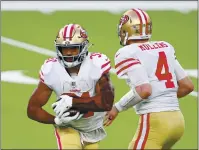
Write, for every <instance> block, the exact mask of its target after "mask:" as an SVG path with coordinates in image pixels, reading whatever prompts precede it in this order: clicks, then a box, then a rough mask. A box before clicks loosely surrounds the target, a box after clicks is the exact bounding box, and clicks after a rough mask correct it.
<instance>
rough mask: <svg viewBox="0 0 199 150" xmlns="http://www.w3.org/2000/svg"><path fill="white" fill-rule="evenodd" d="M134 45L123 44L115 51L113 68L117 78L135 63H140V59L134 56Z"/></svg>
mask: <svg viewBox="0 0 199 150" xmlns="http://www.w3.org/2000/svg"><path fill="white" fill-rule="evenodd" d="M136 51H137V49H136V46H135V45H133V44H132V45H129V46H125V47H123V48H121V49H119V50H118V51H117V53H116V54H115V70H116V74H117V76H118V77H119V78H121V77H122V76H123V75H125V73H126V72H127V71H128V70H129V69H130V68H132V66H134V65H136V64H141V63H140V60H139V59H138V58H137V56H136Z"/></svg>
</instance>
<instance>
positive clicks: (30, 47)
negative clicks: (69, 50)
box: [1, 36, 56, 57]
mask: <svg viewBox="0 0 199 150" xmlns="http://www.w3.org/2000/svg"><path fill="white" fill-rule="evenodd" d="M1 42H2V43H6V44H9V45H12V46H15V47H19V48H23V49H25V50H28V51H33V52H36V53H40V54H43V55H47V56H52V57H54V56H56V53H55V52H54V51H52V50H49V49H46V48H41V47H38V46H35V45H32V44H28V43H24V42H20V41H17V40H13V39H10V38H6V37H3V36H1Z"/></svg>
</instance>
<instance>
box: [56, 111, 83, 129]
mask: <svg viewBox="0 0 199 150" xmlns="http://www.w3.org/2000/svg"><path fill="white" fill-rule="evenodd" d="M69 115H70V112H66V113H64V114H63V115H62V116H61V117H55V123H56V124H57V125H58V126H64V125H66V124H68V123H70V122H71V121H74V120H79V119H80V118H81V117H82V116H83V115H84V114H80V112H77V113H76V115H74V116H69Z"/></svg>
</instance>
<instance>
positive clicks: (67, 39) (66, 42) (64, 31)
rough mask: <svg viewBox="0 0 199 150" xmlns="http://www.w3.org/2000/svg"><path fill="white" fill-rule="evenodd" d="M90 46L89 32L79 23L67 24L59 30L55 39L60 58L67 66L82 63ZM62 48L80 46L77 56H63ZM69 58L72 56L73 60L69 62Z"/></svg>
mask: <svg viewBox="0 0 199 150" xmlns="http://www.w3.org/2000/svg"><path fill="white" fill-rule="evenodd" d="M90 46H91V44H89V41H88V35H87V32H86V30H85V29H83V28H82V27H81V26H80V25H79V24H68V25H65V26H64V27H63V28H61V29H60V30H59V32H58V34H57V36H56V39H55V47H56V51H57V56H58V60H59V62H60V63H61V64H62V65H63V66H64V67H66V68H71V67H74V66H77V65H78V64H80V63H82V62H83V60H84V59H85V57H86V56H87V54H88V48H89V47H90ZM62 48H78V50H79V53H78V55H75V56H63V55H62ZM67 58H71V59H72V61H70V62H68V61H67Z"/></svg>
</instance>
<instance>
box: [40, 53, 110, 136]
mask: <svg viewBox="0 0 199 150" xmlns="http://www.w3.org/2000/svg"><path fill="white" fill-rule="evenodd" d="M110 69H111V65H110V60H109V58H108V57H107V56H106V55H104V54H101V53H89V54H88V55H87V57H86V58H85V60H84V61H83V62H82V64H81V67H80V70H79V72H78V74H77V76H75V75H74V74H73V75H72V76H70V75H69V74H68V73H67V71H66V70H65V68H64V67H63V66H62V65H61V64H60V63H59V61H58V59H57V58H50V59H48V60H46V61H45V62H44V64H43V65H42V67H41V71H40V80H41V81H42V82H44V83H45V84H46V85H47V86H48V87H50V88H51V89H52V90H53V91H54V92H55V93H56V96H57V98H58V97H59V96H61V95H62V94H64V93H74V94H76V95H77V96H79V97H81V96H82V95H84V96H90V97H92V96H95V94H96V93H95V85H96V83H97V81H98V80H99V79H100V78H101V76H102V74H103V73H108V72H109V70H110ZM104 115H105V112H94V113H91V112H89V113H88V114H86V115H85V116H84V117H82V118H81V119H80V120H77V121H72V122H71V123H70V124H69V126H70V127H72V128H75V129H77V130H79V131H82V132H90V131H93V130H95V129H98V128H102V127H103V117H104ZM67 126H68V125H67ZM100 130H101V129H100Z"/></svg>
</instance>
